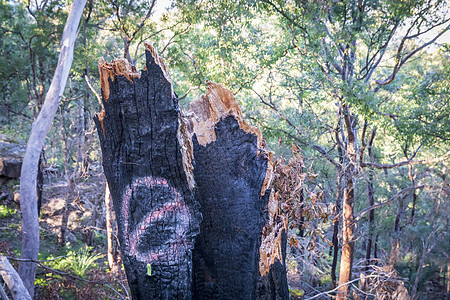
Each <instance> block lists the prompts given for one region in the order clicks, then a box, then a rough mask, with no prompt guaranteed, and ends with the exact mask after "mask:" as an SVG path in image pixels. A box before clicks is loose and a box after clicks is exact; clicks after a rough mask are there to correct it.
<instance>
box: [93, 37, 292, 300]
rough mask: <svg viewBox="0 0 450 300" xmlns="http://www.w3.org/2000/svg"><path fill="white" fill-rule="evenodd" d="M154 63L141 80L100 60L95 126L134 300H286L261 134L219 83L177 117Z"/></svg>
mask: <svg viewBox="0 0 450 300" xmlns="http://www.w3.org/2000/svg"><path fill="white" fill-rule="evenodd" d="M146 57H147V64H146V68H145V69H144V70H143V71H142V73H141V74H139V73H137V72H136V70H135V68H134V66H132V65H131V64H129V63H128V61H126V60H123V59H118V60H114V61H113V62H111V63H106V62H105V61H104V60H100V62H99V69H100V76H101V79H100V81H101V84H102V90H103V96H104V107H105V111H104V112H102V113H100V114H98V115H97V117H96V118H95V121H96V124H97V128H98V131H99V138H100V142H101V146H102V153H103V166H104V170H105V175H106V178H107V181H108V184H109V187H110V191H111V196H112V200H113V204H114V209H115V211H116V218H117V221H118V226H119V239H120V245H121V251H122V257H123V259H124V266H125V270H126V274H127V278H128V282H129V286H130V288H131V293H132V297H133V299H144V298H145V299H190V298H196V299H288V296H289V294H288V287H287V280H286V269H285V261H284V260H285V254H286V227H287V224H286V221H285V219H283V217H282V216H281V215H279V214H278V209H277V205H278V203H277V202H276V199H274V198H273V197H272V198H271V199H272V201H271V202H270V203H271V204H269V195H268V194H267V193H266V190H267V187H268V186H269V185H270V180H271V172H272V168H271V163H270V160H269V155H268V154H267V153H266V152H265V151H264V150H263V140H262V137H261V132H260V131H259V129H257V128H255V127H252V126H250V125H249V124H247V123H246V122H245V120H244V118H243V115H242V112H241V110H240V108H239V104H238V102H237V100H236V99H235V98H234V96H233V95H232V93H231V92H230V91H228V90H227V89H225V88H223V87H222V86H221V85H219V84H215V83H212V82H209V83H208V90H207V92H206V94H205V95H202V96H201V97H200V98H199V99H198V100H196V101H194V102H193V103H192V104H191V110H190V111H189V112H186V113H181V112H180V111H179V108H178V103H177V99H176V97H175V94H174V92H173V88H172V81H171V78H170V75H169V73H168V71H167V68H166V66H165V65H164V63H163V61H162V59H161V58H160V57H159V56H158V54H157V53H156V51H155V49H154V48H153V47H152V46H150V45H146ZM263 228H265V229H263ZM262 240H264V243H263V245H264V246H263V247H261V241H262ZM261 258H262V259H261ZM149 266H151V270H152V271H151V274H149V273H148V270H149V269H148V267H149Z"/></svg>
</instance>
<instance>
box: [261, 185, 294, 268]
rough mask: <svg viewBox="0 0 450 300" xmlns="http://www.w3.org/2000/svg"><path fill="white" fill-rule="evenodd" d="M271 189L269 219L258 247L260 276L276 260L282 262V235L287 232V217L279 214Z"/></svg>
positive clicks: (276, 201)
mask: <svg viewBox="0 0 450 300" xmlns="http://www.w3.org/2000/svg"><path fill="white" fill-rule="evenodd" d="M277 198H278V197H277V195H276V194H275V191H274V190H273V189H272V190H271V192H270V196H269V203H268V205H267V206H268V211H269V220H268V222H267V223H266V225H265V226H264V228H263V233H262V238H261V246H260V247H259V255H260V257H259V273H260V274H261V276H264V275H266V274H267V273H269V271H270V266H271V265H273V264H274V263H275V262H276V261H277V260H279V261H280V262H281V263H283V253H282V249H283V248H282V242H283V240H282V237H283V230H284V232H285V233H287V218H286V216H283V215H281V214H280V208H279V202H278V199H277Z"/></svg>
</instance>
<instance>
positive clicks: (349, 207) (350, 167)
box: [337, 106, 356, 299]
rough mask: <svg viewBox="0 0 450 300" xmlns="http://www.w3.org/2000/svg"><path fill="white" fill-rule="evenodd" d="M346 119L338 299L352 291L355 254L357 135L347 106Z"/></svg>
mask: <svg viewBox="0 0 450 300" xmlns="http://www.w3.org/2000/svg"><path fill="white" fill-rule="evenodd" d="M344 120H345V127H346V131H347V138H348V142H347V156H348V164H347V167H346V168H345V187H344V203H343V211H342V212H343V221H342V223H343V224H342V254H341V266H340V273H339V286H341V285H342V286H341V287H340V288H339V289H338V293H337V299H347V298H348V294H349V292H350V286H349V285H348V284H346V285H343V284H345V283H346V282H348V281H350V279H351V277H352V267H353V254H354V248H355V241H354V230H355V220H354V213H353V208H354V204H355V183H354V180H355V173H356V170H355V166H356V149H355V144H356V136H355V133H354V130H355V125H356V124H355V122H356V120H355V117H354V116H353V115H351V114H350V110H349V108H348V107H347V106H344Z"/></svg>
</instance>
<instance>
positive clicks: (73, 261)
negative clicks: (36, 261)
mask: <svg viewBox="0 0 450 300" xmlns="http://www.w3.org/2000/svg"><path fill="white" fill-rule="evenodd" d="M104 256H105V255H104V254H98V253H93V252H92V251H91V248H89V247H86V248H85V249H82V250H81V251H79V252H75V251H69V252H67V254H66V255H65V256H64V257H62V258H60V259H56V260H53V261H52V262H51V263H50V264H49V265H50V266H51V267H52V268H54V269H58V270H65V271H69V272H71V273H73V274H75V275H77V276H79V277H83V278H85V277H86V276H87V272H88V271H89V269H92V268H97V267H98V264H97V263H96V261H97V260H99V259H100V258H102V257H104ZM52 259H53V257H52V256H51V255H50V256H49V257H48V260H52Z"/></svg>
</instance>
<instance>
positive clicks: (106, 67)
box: [97, 43, 195, 190]
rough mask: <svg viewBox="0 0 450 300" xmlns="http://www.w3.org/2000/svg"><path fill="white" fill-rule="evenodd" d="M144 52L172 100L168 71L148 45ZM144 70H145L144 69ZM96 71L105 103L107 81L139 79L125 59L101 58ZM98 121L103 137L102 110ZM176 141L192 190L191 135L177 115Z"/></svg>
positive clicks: (107, 88) (134, 69) (107, 89)
mask: <svg viewBox="0 0 450 300" xmlns="http://www.w3.org/2000/svg"><path fill="white" fill-rule="evenodd" d="M144 45H145V50H146V51H148V52H149V53H150V54H151V55H152V57H153V59H154V61H155V63H156V65H158V66H159V67H160V68H161V71H162V73H163V74H164V77H165V78H166V80H167V81H168V82H169V83H170V88H171V96H172V98H173V97H175V94H174V92H173V84H172V79H171V78H170V74H169V71H168V69H167V67H166V65H165V64H164V61H163V59H162V58H161V57H160V56H159V55H158V53H157V51H156V49H155V48H154V47H153V46H152V45H150V44H148V43H144ZM145 69H146V68H145ZM145 69H144V70H145ZM98 70H99V74H100V85H101V89H102V92H103V98H104V99H105V102H106V101H108V98H109V94H110V87H109V79H111V81H114V77H115V76H124V77H125V78H127V79H128V80H129V81H131V82H132V83H134V78H136V77H137V78H140V77H141V74H139V73H138V72H137V70H136V67H135V66H134V65H133V64H131V63H130V62H129V61H128V60H127V59H125V58H116V59H114V60H113V61H112V62H110V63H108V62H106V61H105V59H104V58H103V57H101V58H100V59H99V61H98ZM97 117H98V120H99V122H100V125H101V127H102V131H103V135H105V128H104V126H103V119H104V118H105V110H103V111H102V112H101V113H97ZM177 139H178V142H179V144H180V148H181V149H180V151H181V154H182V161H183V169H184V172H185V174H186V178H187V181H188V184H189V187H190V189H191V190H192V189H194V187H195V181H194V175H193V174H194V168H193V160H194V155H193V150H192V149H193V146H192V135H191V134H190V133H189V132H188V130H187V126H186V123H185V122H184V119H183V117H182V116H181V114H180V113H179V117H178V132H177Z"/></svg>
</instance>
